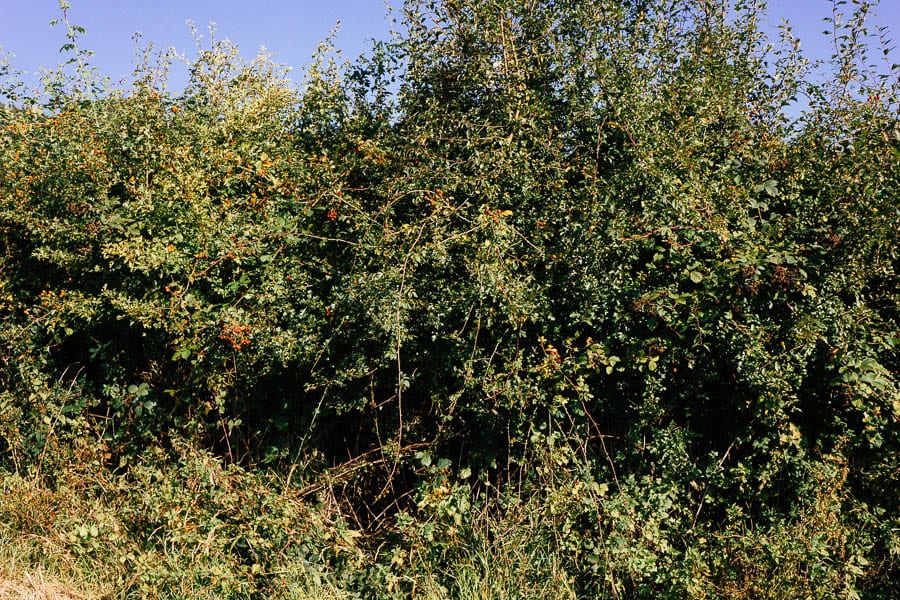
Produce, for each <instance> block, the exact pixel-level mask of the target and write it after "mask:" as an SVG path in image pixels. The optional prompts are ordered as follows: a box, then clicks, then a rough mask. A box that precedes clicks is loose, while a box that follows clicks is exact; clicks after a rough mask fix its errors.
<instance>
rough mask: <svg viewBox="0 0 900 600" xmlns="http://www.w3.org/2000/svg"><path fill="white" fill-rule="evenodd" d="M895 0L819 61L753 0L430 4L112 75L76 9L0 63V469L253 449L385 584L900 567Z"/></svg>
mask: <svg viewBox="0 0 900 600" xmlns="http://www.w3.org/2000/svg"><path fill="white" fill-rule="evenodd" d="M869 10H870V7H869V5H868V4H867V3H861V4H860V5H858V6H857V8H856V10H855V12H854V13H853V14H851V15H849V17H848V20H847V21H846V22H843V23H841V22H837V23H833V24H832V25H833V27H834V38H835V40H836V42H837V43H836V54H835V57H834V59H833V64H832V67H833V69H834V70H833V73H832V76H831V77H830V79H829V80H827V81H826V82H825V83H817V84H816V83H812V82H811V81H810V77H811V75H810V70H809V68H808V66H807V65H806V63H805V61H804V59H803V57H802V55H801V54H800V53H799V51H798V47H797V45H796V44H795V43H793V42H794V40H793V39H792V38H791V37H790V32H789V31H787V30H785V32H784V36H783V38H782V40H781V41H780V43H779V44H778V45H777V48H775V49H773V47H771V46H768V45H766V44H767V41H766V39H765V37H764V36H763V35H762V34H761V33H760V31H759V29H758V22H759V19H760V18H761V15H762V12H761V11H762V6H760V4H759V3H757V2H744V1H739V2H724V1H693V0H678V1H676V0H671V1H663V0H659V1H655V0H654V1H649V2H631V1H621V2H596V1H581V0H571V1H567V2H541V3H536V2H521V1H518V0H508V1H507V0H503V1H501V2H490V3H484V2H476V1H470V0H453V1H450V0H445V1H443V2H438V1H436V0H435V1H432V0H427V1H426V0H423V1H413V0H411V1H410V2H407V3H406V5H405V7H404V11H403V25H404V28H403V31H404V33H402V34H400V35H398V36H397V37H396V38H395V39H393V40H391V41H390V42H385V43H377V44H375V45H374V47H373V50H372V52H371V53H370V54H369V55H368V56H366V57H362V58H360V59H359V60H358V61H357V62H355V63H352V64H344V65H340V64H336V63H335V62H334V61H333V60H331V59H330V58H329V53H328V47H327V45H326V46H323V49H322V51H321V52H320V54H319V56H318V57H317V60H316V61H315V62H314V65H313V67H311V68H310V70H309V72H308V73H307V80H306V82H305V84H304V86H303V87H302V88H301V89H295V88H294V87H293V86H292V85H291V84H289V82H288V81H287V80H286V78H285V72H284V70H283V69H282V68H281V67H280V66H278V65H275V64H272V63H271V62H270V61H268V59H267V58H266V57H264V56H261V57H257V58H256V59H254V60H250V61H247V60H245V59H243V58H241V57H240V55H239V54H238V52H237V49H236V48H234V47H233V46H231V45H230V44H229V43H227V42H212V43H211V44H210V45H209V46H208V47H207V48H206V49H204V50H203V51H201V53H200V55H199V56H198V58H197V59H196V61H195V62H194V63H193V64H192V65H191V80H190V82H189V84H188V85H187V87H186V89H185V90H184V91H182V92H180V93H177V94H176V93H172V92H170V91H168V89H167V87H166V82H165V73H166V71H167V60H169V58H168V57H166V56H160V57H157V59H155V60H156V61H157V62H154V59H153V58H152V57H149V58H148V60H147V62H146V64H143V65H140V66H139V67H138V69H137V71H136V76H135V80H134V82H133V84H132V85H131V87H129V88H127V89H122V90H117V89H112V88H109V87H106V86H104V84H103V82H102V80H99V79H98V78H97V76H96V74H95V73H94V72H93V71H92V70H91V68H90V66H89V65H88V63H87V62H86V61H85V55H84V54H83V53H81V52H80V51H79V50H78V47H77V44H76V41H77V33H78V32H77V29H75V28H71V27H70V28H69V34H68V35H69V38H70V41H71V49H72V51H73V52H74V54H73V61H72V63H71V65H70V71H67V70H61V71H60V72H58V73H56V74H55V75H51V76H48V79H47V81H46V82H45V86H44V89H43V91H41V92H36V93H34V94H22V93H21V87H20V86H18V85H17V84H16V82H15V79H14V76H11V75H9V73H8V72H7V74H6V77H7V82H6V84H5V86H4V88H3V89H4V93H5V95H6V98H7V101H8V102H7V104H6V105H5V106H4V107H2V108H0V127H2V129H3V132H4V133H3V136H2V141H0V159H2V160H0V198H2V202H0V243H2V253H0V339H2V344H0V388H2V390H3V391H2V392H0V445H2V448H3V451H4V466H5V467H6V468H7V469H9V470H15V471H18V472H20V473H26V472H30V473H31V474H32V475H35V476H44V477H48V478H50V481H52V476H53V474H54V472H57V471H60V470H64V469H68V468H70V467H71V466H72V465H73V464H78V462H79V461H80V460H82V458H83V456H85V455H91V456H95V457H97V458H96V465H97V466H96V468H103V469H107V470H110V471H114V472H116V473H117V474H118V475H117V476H121V477H126V478H127V477H130V476H132V475H133V474H134V473H140V472H141V471H140V469H141V468H142V467H141V466H140V464H141V461H144V460H146V459H145V458H141V457H145V454H144V453H143V449H144V447H145V446H148V445H149V446H151V447H157V448H159V449H160V450H161V452H163V454H167V453H170V452H172V451H173V448H175V447H176V446H177V445H178V443H179V442H177V440H181V439H185V438H186V439H189V440H191V442H192V444H196V445H199V446H201V447H203V448H205V449H206V451H208V452H212V453H214V454H215V455H217V456H219V457H221V458H223V459H225V460H227V461H228V462H229V463H233V464H242V465H243V466H244V467H246V468H257V469H262V468H263V467H264V465H265V467H266V468H272V469H275V470H276V471H277V472H280V473H282V475H285V474H287V481H288V483H287V485H288V486H299V487H300V489H302V490H307V491H309V495H308V496H305V497H308V498H310V499H312V498H313V497H314V494H313V492H315V491H319V492H321V491H323V490H328V491H329V494H328V502H329V503H331V504H330V505H329V506H331V507H332V509H336V510H339V511H340V512H341V514H343V515H344V517H345V518H346V519H347V520H348V522H351V523H352V527H354V528H357V529H358V530H359V532H361V533H364V534H365V537H364V540H363V543H362V546H361V549H360V552H361V553H363V554H364V553H365V551H371V553H370V554H368V555H366V556H367V558H358V559H357V560H355V562H354V561H351V562H350V563H347V564H339V562H340V561H338V562H329V563H327V564H324V566H323V568H326V569H331V570H333V571H334V572H336V573H337V572H339V573H342V575H341V577H343V579H341V580H340V581H342V582H343V583H342V585H343V584H346V586H349V587H350V588H354V589H360V590H365V589H369V590H370V591H369V592H368V593H369V594H370V595H373V596H377V595H380V594H382V593H383V594H387V595H391V594H394V595H401V596H402V595H404V594H411V595H417V594H419V595H421V594H422V592H421V590H422V589H423V588H421V587H416V586H421V585H427V586H432V588H431V589H439V590H444V591H445V592H446V593H449V594H452V595H455V596H460V597H462V596H465V595H466V593H472V594H475V592H474V591H471V590H476V589H481V590H482V592H483V593H490V594H494V595H498V596H500V597H505V596H504V594H505V595H507V596H510V597H514V596H516V595H517V594H516V593H515V592H514V590H511V589H506V588H503V585H502V583H491V582H490V581H489V579H485V578H486V577H488V576H487V575H486V573H485V572H484V571H483V570H479V569H481V568H482V567H480V566H479V564H482V565H483V564H484V563H485V561H488V562H489V561H492V560H496V561H497V562H498V564H503V565H505V566H506V568H509V569H510V572H511V573H512V572H513V571H514V570H516V569H522V568H523V567H522V565H529V567H528V569H525V576H524V577H525V579H524V580H522V581H521V582H520V583H521V584H522V585H523V586H526V587H527V589H528V590H530V591H524V590H525V589H526V588H524V587H523V591H521V592H519V593H520V594H521V595H526V596H527V595H540V594H553V595H559V594H561V593H564V592H565V591H566V590H568V591H569V592H570V593H572V594H576V595H587V596H592V595H595V594H598V593H603V594H606V595H609V596H612V597H648V598H651V597H652V598H656V597H660V596H662V595H666V594H670V595H672V596H673V597H683V596H685V595H689V596H697V597H719V596H729V597H761V596H766V595H768V596H769V597H801V596H811V597H852V596H854V595H857V594H869V595H870V596H871V597H889V596H890V595H891V594H893V593H896V592H897V588H896V585H897V584H896V583H895V581H896V580H898V579H900V578H898V577H897V566H896V555H897V552H898V548H900V546H898V541H897V534H896V531H897V528H898V523H897V516H896V515H897V514H900V496H898V493H897V490H896V485H895V482H896V480H897V475H898V473H897V464H898V448H900V446H898V441H900V440H898V429H897V420H898V416H900V388H898V377H897V376H898V368H900V362H898V353H897V346H898V344H900V327H898V320H900V314H898V310H897V306H898V295H897V294H898V289H900V281H898V271H897V269H898V244H897V233H896V224H897V223H898V220H900V207H898V203H897V198H898V192H900V185H898V183H900V160H898V158H900V149H898V147H900V128H898V127H900V125H898V121H897V117H896V115H897V112H898V108H900V105H898V102H900V99H898V89H900V88H898V80H897V77H896V65H895V66H894V67H891V68H892V69H894V70H893V71H890V74H889V75H888V76H885V77H878V76H873V75H871V74H870V70H869V62H870V57H869V54H868V52H869V50H868V47H869V44H868V41H867V40H868V38H867V30H866V25H865V17H866V15H867V13H868V12H869ZM799 95H805V96H808V97H809V98H810V105H809V108H808V109H807V110H806V111H805V112H804V113H803V114H802V116H800V117H799V118H798V119H796V120H790V119H788V118H787V117H786V116H785V112H784V109H785V107H786V106H788V105H789V104H790V103H791V102H792V101H793V100H794V99H795V98H796V97H798V96H799ZM135 469H137V470H135ZM161 485H162V483H161ZM319 501H321V502H324V500H322V497H321V495H320V497H319ZM335 507H337V508H335ZM133 509H134V507H123V508H122V510H123V511H125V512H127V511H128V510H133ZM261 510H262V509H261ZM135 523H136V522H135ZM158 527H165V524H162V525H161V524H160V523H149V522H148V523H147V524H146V528H148V529H152V528H158ZM507 527H508V529H506V528H507ZM514 530H515V533H510V532H511V531H514ZM252 531H253V532H254V535H259V536H261V537H260V538H259V539H260V540H262V539H269V538H268V537H267V536H269V535H272V536H275V535H276V534H277V531H275V530H272V531H269V530H263V529H258V528H254V529H253V530H252ZM354 533H356V532H355V530H354ZM509 540H515V541H514V542H512V543H511V544H510V543H509ZM251 545H252V544H251ZM385 548H387V550H385ZM548 548H550V549H552V552H548V551H547V549H548ZM520 551H521V552H520ZM360 556H362V554H361V555H360ZM386 556H387V558H386ZM386 561H387V562H386ZM479 561H481V563H479ZM351 563H352V564H351ZM348 565H349V566H348ZM515 565H519V566H518V567H516V566H515ZM454 573H456V574H457V575H456V576H455V575H454ZM549 580H552V581H555V582H558V583H559V587H557V588H554V589H553V590H551V589H550V588H542V587H541V585H542V584H541V582H546V581H549ZM482 584H484V585H485V586H487V587H479V586H480V585H482ZM372 586H374V587H372ZM435 586H436V587H435ZM528 586H532V587H528ZM249 589H250V588H248V590H249ZM372 590H375V591H372ZM466 590H470V592H467V591H466ZM485 590H488V591H485ZM504 590H505V591H504ZM541 590H543V591H541ZM247 593H248V594H249V593H250V591H247Z"/></svg>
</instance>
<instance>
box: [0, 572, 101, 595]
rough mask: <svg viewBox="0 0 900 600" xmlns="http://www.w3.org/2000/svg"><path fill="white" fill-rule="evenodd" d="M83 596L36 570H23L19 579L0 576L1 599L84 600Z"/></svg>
mask: <svg viewBox="0 0 900 600" xmlns="http://www.w3.org/2000/svg"><path fill="white" fill-rule="evenodd" d="M87 598H89V596H84V595H82V594H80V593H77V592H75V591H73V590H70V589H67V588H66V587H65V586H63V585H60V584H58V583H55V582H52V581H47V580H46V579H45V578H44V574H43V573H42V572H41V571H40V570H38V571H36V572H34V573H30V572H28V571H25V572H23V573H22V577H21V578H19V579H10V578H7V577H0V599H2V600H86V599H87Z"/></svg>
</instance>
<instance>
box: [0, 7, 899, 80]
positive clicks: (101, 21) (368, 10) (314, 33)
mask: <svg viewBox="0 0 900 600" xmlns="http://www.w3.org/2000/svg"><path fill="white" fill-rule="evenodd" d="M485 1H490V0H485ZM386 2H390V3H391V4H392V5H393V6H395V7H398V8H399V6H400V5H401V4H402V0H270V1H257V2H251V1H247V0H241V1H236V0H72V4H73V6H72V8H71V10H70V11H69V18H70V21H71V22H72V23H73V24H77V25H81V26H83V27H84V28H85V29H86V30H87V33H86V35H85V36H84V37H83V39H82V41H81V44H82V46H83V47H85V48H87V49H90V50H93V51H94V52H95V53H96V54H95V57H94V60H93V64H94V65H95V66H96V67H98V69H99V71H100V72H101V73H102V74H104V75H108V76H110V77H111V78H112V79H113V80H114V81H118V80H122V79H125V80H127V79H128V76H129V75H130V74H131V72H132V67H133V64H134V44H133V41H132V37H133V35H134V34H135V33H136V32H140V33H141V34H142V40H143V42H144V43H147V42H153V43H154V44H156V46H157V47H162V48H165V47H167V46H174V47H175V49H176V50H178V51H179V52H183V53H186V54H187V55H188V57H190V56H191V55H192V54H193V52H194V50H195V45H194V42H193V40H192V39H191V37H190V33H189V30H188V27H187V26H186V24H185V22H186V21H187V20H188V19H190V20H192V21H193V22H194V23H195V24H196V26H197V28H198V30H199V31H200V32H201V33H203V34H204V35H205V36H206V37H207V38H208V36H209V34H208V31H207V26H208V25H209V24H210V23H211V22H214V23H215V24H216V29H217V37H218V38H220V39H224V38H228V39H230V40H231V41H233V42H235V43H236V44H238V46H239V47H240V49H241V53H242V54H243V55H244V56H245V57H252V56H253V55H255V54H256V52H257V51H258V50H259V48H260V47H261V46H265V47H266V48H267V49H268V50H269V51H270V52H273V53H274V54H275V60H276V61H278V62H282V63H285V64H288V65H290V66H292V67H294V72H293V73H294V78H295V79H297V80H299V79H300V78H301V77H302V72H303V68H304V67H305V66H306V65H308V64H309V61H310V57H311V56H312V54H313V52H314V51H315V48H316V45H317V44H318V43H319V42H320V41H321V40H322V39H324V38H325V37H326V36H327V35H328V32H329V31H330V30H331V29H332V27H333V26H334V25H335V23H337V22H338V21H340V22H341V27H340V31H339V34H338V37H337V40H336V42H337V46H338V48H340V49H341V50H342V51H343V55H344V57H346V58H354V57H356V56H357V55H358V54H359V53H360V52H362V51H364V50H365V49H366V48H367V40H368V39H371V38H386V37H387V36H388V32H389V30H390V21H389V19H388V18H387V17H386V14H387V4H386ZM0 7H2V13H0V14H2V19H0V47H2V48H3V50H4V51H5V52H6V53H14V54H15V57H14V58H12V59H11V62H12V64H13V66H14V67H15V68H17V69H18V70H21V71H24V72H26V73H35V72H36V71H37V70H38V69H39V68H40V67H53V66H55V65H56V63H57V62H59V60H60V57H61V56H60V54H59V53H58V49H59V47H60V46H61V45H62V44H63V43H64V42H65V39H64V36H63V34H64V30H63V29H62V27H60V26H58V27H56V28H51V27H50V25H49V23H50V20H51V19H54V18H57V17H59V16H60V14H61V13H60V10H59V3H58V0H0ZM831 12H832V2H831V0H781V1H778V0H772V1H771V2H770V5H769V18H768V25H769V26H771V27H773V28H774V27H775V26H777V24H778V23H779V21H780V17H786V18H788V19H789V20H790V22H791V24H792V26H793V28H794V31H795V33H796V34H797V35H798V36H799V37H800V38H801V40H802V47H803V48H804V49H805V51H806V52H808V54H809V56H811V57H813V58H827V57H828V55H830V53H831V47H830V45H829V40H827V39H826V37H825V36H823V35H822V31H823V30H824V28H825V24H824V23H823V21H822V19H823V18H824V17H826V16H830V15H831ZM874 23H875V24H878V25H886V26H888V28H889V29H890V30H891V32H892V37H894V39H895V40H897V42H898V43H900V0H882V4H881V6H879V7H878V9H877V12H876V18H875V19H874ZM892 61H893V62H900V53H898V52H897V51H894V53H893V55H892ZM173 83H174V82H173Z"/></svg>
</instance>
